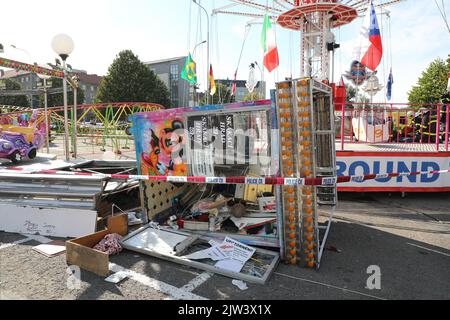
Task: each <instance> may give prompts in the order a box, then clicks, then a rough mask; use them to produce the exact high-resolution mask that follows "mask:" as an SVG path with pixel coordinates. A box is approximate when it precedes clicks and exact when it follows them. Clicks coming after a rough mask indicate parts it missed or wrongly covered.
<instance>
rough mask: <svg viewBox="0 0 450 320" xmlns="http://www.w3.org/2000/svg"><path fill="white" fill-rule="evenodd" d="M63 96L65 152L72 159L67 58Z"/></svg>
mask: <svg viewBox="0 0 450 320" xmlns="http://www.w3.org/2000/svg"><path fill="white" fill-rule="evenodd" d="M63 69H64V78H63V97H64V142H65V146H64V152H65V157H66V161H70V148H69V111H68V106H67V71H66V60H65V59H63Z"/></svg>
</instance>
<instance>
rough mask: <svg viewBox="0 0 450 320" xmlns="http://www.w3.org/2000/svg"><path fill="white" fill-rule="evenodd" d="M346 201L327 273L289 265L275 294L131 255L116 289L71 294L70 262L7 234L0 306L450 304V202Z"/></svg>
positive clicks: (87, 282)
mask: <svg viewBox="0 0 450 320" xmlns="http://www.w3.org/2000/svg"><path fill="white" fill-rule="evenodd" d="M340 198H341V201H340V203H339V206H338V208H337V211H336V218H335V220H334V222H333V226H332V229H331V234H330V237H329V240H328V246H332V247H329V249H330V250H327V251H325V254H324V257H323V260H322V265H321V269H320V270H319V271H313V270H307V269H302V268H300V267H292V266H288V265H285V264H283V263H281V264H280V265H279V266H278V267H277V269H276V270H275V273H274V274H273V275H272V277H271V278H270V280H269V281H268V283H267V284H266V285H255V284H248V287H249V289H248V290H246V291H241V290H240V289H238V288H237V287H235V286H234V285H232V283H231V281H232V279H230V278H226V277H223V276H218V275H212V276H211V277H208V275H205V273H204V272H203V271H201V270H196V269H191V268H187V267H184V266H180V265H177V264H174V263H170V262H166V261H162V260H159V259H156V258H153V257H148V256H145V255H141V254H137V253H134V252H130V251H124V252H122V253H121V254H120V255H118V256H114V257H111V259H110V261H111V262H112V263H114V264H115V265H116V266H120V267H122V268H125V269H127V270H131V271H132V272H133V273H132V275H133V276H131V277H129V278H127V279H125V280H123V281H122V282H121V283H119V284H117V285H115V284H110V283H107V282H106V281H105V280H104V278H102V277H99V276H96V275H94V274H92V273H89V272H86V271H82V272H81V287H80V288H79V289H74V290H71V289H68V287H67V282H68V278H69V277H70V276H69V274H68V273H66V269H67V264H66V260H65V259H66V257H65V255H61V256H58V257H55V258H46V257H45V256H43V255H40V254H39V253H37V252H35V251H33V250H32V247H33V246H35V245H37V244H39V242H38V241H36V240H32V239H29V240H27V236H26V235H18V234H9V233H4V232H0V299H81V300H102V299H117V300H119V299H120V300H122V299H125V300H139V299H147V300H153V299H157V300H160V299H179V298H187V299H220V300H229V299H233V300H253V299H275V300H310V299H337V300H343V299H351V300H361V299H363V300H375V299H450V272H449V271H450V194H449V193H439V194H408V195H407V196H406V198H402V197H401V196H400V195H399V194H393V195H388V194H365V195H364V194H341V195H340ZM38 240H39V238H38ZM17 241H19V242H20V243H18V244H16V245H11V244H14V242H17ZM23 241H25V242H23ZM333 247H334V248H337V249H338V251H339V252H336V251H335V250H332V249H333ZM371 265H377V266H379V267H380V269H381V273H382V276H381V289H380V290H369V289H366V283H367V279H368V277H369V276H370V275H369V274H367V268H368V267H369V266H371ZM205 276H206V277H205ZM202 277H204V278H205V279H206V280H202ZM69 280H70V279H69ZM188 284H190V285H191V286H190V288H189V286H187V285H188Z"/></svg>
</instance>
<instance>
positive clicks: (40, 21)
mask: <svg viewBox="0 0 450 320" xmlns="http://www.w3.org/2000/svg"><path fill="white" fill-rule="evenodd" d="M260 1H261V0H260ZM374 1H375V3H377V2H379V1H377V0H374ZM444 1H445V2H446V3H447V4H448V6H447V9H448V8H450V0H444ZM226 3H227V1H226V0H202V4H203V5H204V6H205V7H207V8H208V9H212V8H214V7H218V6H220V5H222V4H226ZM388 10H389V11H390V12H391V18H390V20H391V38H389V37H388V25H389V24H388V22H387V21H388V20H387V17H386V16H383V17H381V16H379V23H380V27H381V29H382V30H381V31H382V35H383V38H384V46H385V56H384V57H385V58H384V61H383V62H382V64H381V65H380V67H379V75H380V78H381V80H382V82H383V83H384V82H385V79H387V77H388V73H389V68H390V67H391V59H390V54H389V52H390V51H392V67H393V70H394V78H395V85H394V100H395V101H396V102H405V101H406V98H407V91H408V90H409V89H410V88H411V86H412V85H413V84H415V83H416V81H417V78H418V76H419V75H420V73H421V72H422V71H423V70H424V69H425V68H426V66H427V65H428V64H429V63H430V62H431V61H432V60H433V59H435V58H437V57H441V58H446V56H447V55H448V54H450V34H449V33H448V31H447V30H446V29H445V26H444V23H443V21H442V18H441V17H440V15H439V12H438V10H437V8H436V6H435V5H434V1H430V0H408V1H405V2H402V3H400V4H397V5H395V6H392V7H389V8H388ZM190 11H191V15H189V12H190ZM447 13H448V14H449V15H450V12H448V10H447ZM200 16H201V17H202V18H201V24H202V31H201V32H199V31H197V30H198V29H199V23H200V19H199V10H198V7H197V6H195V5H192V6H191V2H190V1H189V0H172V1H167V0H164V1H157V0H128V1H123V0H78V1H69V0H40V1H32V0H15V1H5V3H2V16H1V19H2V25H3V26H8V27H3V28H2V30H1V31H0V42H1V43H3V44H4V45H9V44H14V45H16V46H17V47H19V48H23V49H26V50H27V51H28V52H29V54H30V55H31V59H32V60H33V62H35V61H36V62H38V63H46V62H50V61H53V60H54V57H55V54H54V53H53V51H52V49H51V46H50V43H51V39H52V37H53V36H54V35H56V34H58V33H67V34H69V35H70V36H71V37H72V38H73V39H74V42H75V51H74V52H73V54H72V55H71V57H70V58H69V63H70V64H71V65H72V66H73V67H74V68H79V69H84V70H87V71H88V72H89V73H97V74H99V75H104V74H105V73H106V72H107V70H108V67H109V65H110V64H111V62H112V61H113V59H114V57H115V56H116V54H117V53H118V52H119V51H120V50H123V49H131V50H133V51H134V52H135V53H136V54H137V55H139V57H140V59H141V60H143V61H151V60H156V59H161V58H168V57H176V56H183V55H186V54H187V52H188V51H189V50H192V49H193V47H194V46H195V44H196V43H198V42H201V41H202V40H205V39H206V18H205V15H204V13H201V15H200ZM247 21H248V19H246V18H244V17H235V16H226V15H219V16H217V17H216V18H214V19H212V23H211V24H212V26H213V28H212V33H211V38H212V39H211V61H212V63H213V66H214V73H215V76H216V78H232V77H233V73H234V70H235V69H236V65H237V60H238V57H239V51H240V49H241V46H242V40H243V34H244V30H245V24H246V22H247ZM189 22H190V24H189ZM361 23H362V19H357V20H356V21H354V22H353V23H352V24H351V25H348V26H344V27H342V28H340V29H335V30H334V32H335V34H336V38H337V40H338V42H340V43H341V49H340V50H339V51H338V52H337V54H336V68H335V74H336V78H339V75H340V74H342V73H343V72H345V71H346V70H347V69H348V68H349V65H350V62H351V53H352V50H353V45H354V41H355V40H356V38H357V35H358V32H359V28H360V27H361ZM276 32H277V42H278V46H279V50H280V60H281V66H280V68H279V69H278V71H277V72H273V73H272V74H268V73H267V72H266V73H265V78H266V79H267V81H268V82H269V87H273V84H274V82H275V81H277V80H283V79H284V77H286V76H290V74H291V72H292V74H293V76H294V77H298V76H300V74H299V69H300V67H299V63H298V60H299V50H300V49H299V47H300V46H299V39H300V34H299V33H297V32H291V31H288V30H285V29H281V28H280V27H276ZM260 33H261V26H260V25H255V26H253V27H252V28H251V30H250V33H249V37H248V41H247V43H246V47H245V49H244V54H243V57H242V62H241V66H240V69H239V73H238V77H239V78H242V79H246V78H247V76H248V65H249V64H250V63H251V62H254V61H258V62H259V63H260V64H261V65H262V63H261V61H262V52H261V47H260V44H259V39H260ZM189 38H190V44H188V39H189ZM4 56H7V57H10V58H15V59H17V60H21V61H25V62H28V61H29V60H30V57H29V56H28V55H27V54H25V53H24V52H22V51H20V50H14V49H12V48H10V47H6V52H5V55H4ZM195 60H196V61H197V63H198V72H199V74H200V82H201V84H202V85H204V84H205V77H206V73H207V72H206V46H205V45H203V46H200V47H199V48H198V49H197V52H196V55H195ZM383 96H384V94H383V93H382V94H379V95H378V96H377V100H378V101H380V102H383V101H384V98H383Z"/></svg>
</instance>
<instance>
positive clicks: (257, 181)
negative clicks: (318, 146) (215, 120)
mask: <svg viewBox="0 0 450 320" xmlns="http://www.w3.org/2000/svg"><path fill="white" fill-rule="evenodd" d="M12 172H15V173H20V174H48V175H61V176H64V175H71V176H85V177H100V178H105V179H115V180H141V181H156V182H173V183H201V184H245V185H249V184H251V185H283V186H334V185H336V184H340V183H348V182H358V183H362V182H364V181H368V180H379V179H387V178H398V177H408V176H417V175H435V174H445V173H450V169H449V170H439V171H437V170H435V171H428V172H400V173H384V174H369V175H358V176H342V177H320V178H283V177H266V178H261V177H186V176H145V175H130V174H100V173H89V172H75V171H58V170H34V171H33V170H26V169H23V168H16V167H9V168H6V169H4V170H0V177H1V174H8V175H10V174H11V173H12Z"/></svg>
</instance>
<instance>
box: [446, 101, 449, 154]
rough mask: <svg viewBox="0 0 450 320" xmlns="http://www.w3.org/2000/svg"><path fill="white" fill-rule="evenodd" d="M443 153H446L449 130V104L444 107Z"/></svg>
mask: <svg viewBox="0 0 450 320" xmlns="http://www.w3.org/2000/svg"><path fill="white" fill-rule="evenodd" d="M445 114H446V116H445V151H446V152H448V139H449V130H450V128H449V127H450V104H447V105H446V107H445Z"/></svg>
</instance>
